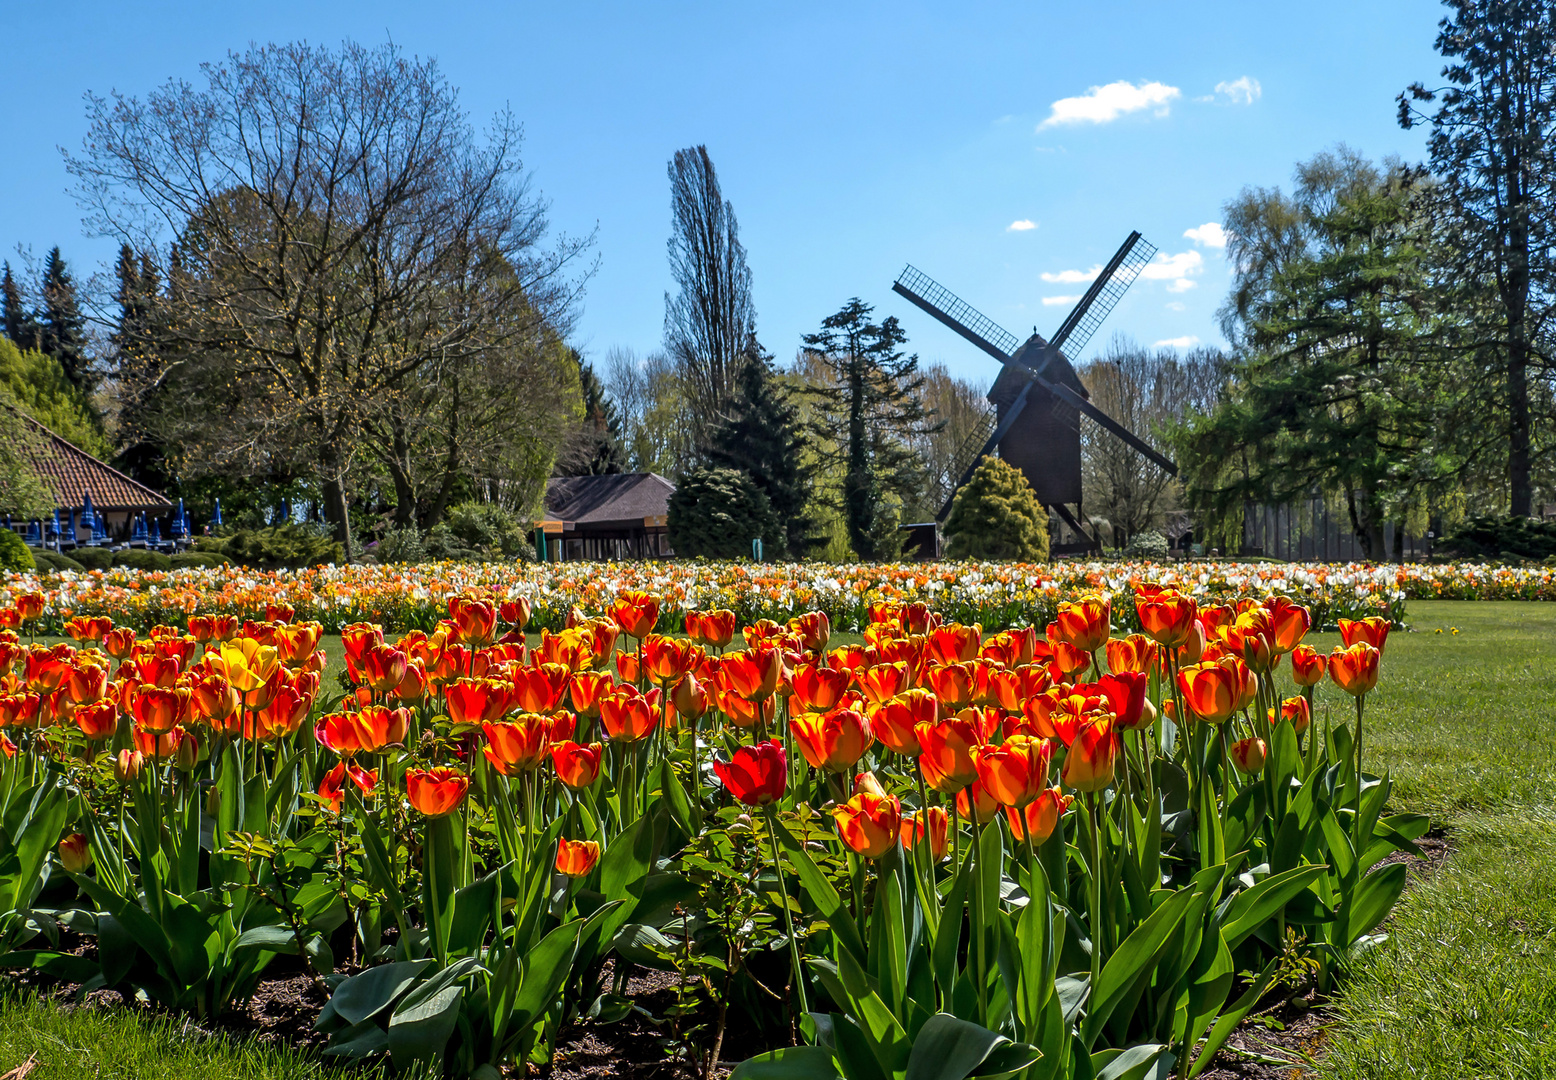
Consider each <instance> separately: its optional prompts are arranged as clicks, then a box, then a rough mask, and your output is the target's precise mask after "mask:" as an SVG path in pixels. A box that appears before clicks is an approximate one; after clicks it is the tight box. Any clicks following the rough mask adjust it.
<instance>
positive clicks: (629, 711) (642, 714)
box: [600, 686, 660, 743]
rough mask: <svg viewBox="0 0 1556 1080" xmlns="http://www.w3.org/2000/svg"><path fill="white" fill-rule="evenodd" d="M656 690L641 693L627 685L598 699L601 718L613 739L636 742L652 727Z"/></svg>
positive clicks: (657, 692)
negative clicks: (645, 694)
mask: <svg viewBox="0 0 1556 1080" xmlns="http://www.w3.org/2000/svg"><path fill="white" fill-rule="evenodd" d="M659 701H660V697H659V691H658V690H655V691H653V692H651V693H650V694H648V696H646V697H645V696H644V695H642V694H640V693H638V692H637V690H636V689H635V688H633V687H630V686H624V687H619V688H617V689H616V690H615V691H614V692H612V693H610V694H607V695H606V696H604V697H602V698H601V699H600V720H601V722H602V723H603V724H604V725H605V731H606V733H607V734H609V735H610V737H611V741H612V742H625V743H632V742H637V741H638V740H639V739H642V738H646V737H647V736H648V734H649V733H650V732H651V731H653V730H654V725H655V723H656V722H657V721H658V718H659Z"/></svg>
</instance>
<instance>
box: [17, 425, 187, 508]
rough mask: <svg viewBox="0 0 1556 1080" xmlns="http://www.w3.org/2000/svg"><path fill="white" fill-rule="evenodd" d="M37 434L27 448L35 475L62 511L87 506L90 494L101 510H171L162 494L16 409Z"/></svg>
mask: <svg viewBox="0 0 1556 1080" xmlns="http://www.w3.org/2000/svg"><path fill="white" fill-rule="evenodd" d="M13 411H14V412H15V413H16V415H18V416H20V417H21V419H22V421H23V423H25V424H27V425H28V426H29V427H31V428H32V429H33V430H34V432H36V433H37V435H38V438H37V439H36V440H34V441H33V443H32V445H31V446H30V447H28V457H29V458H30V459H31V462H32V469H33V472H35V473H37V474H38V478H39V479H41V480H42V481H43V482H44V483H45V484H47V485H48V486H49V487H51V488H53V490H54V501H55V502H56V503H57V504H58V505H59V508H60V509H61V510H76V509H79V508H80V507H81V506H83V505H84V504H85V497H86V495H87V493H88V492H91V495H92V505H93V506H94V507H96V508H97V509H98V510H168V509H171V508H172V506H173V504H172V503H171V502H169V501H168V499H167V497H166V496H164V495H162V494H161V493H160V492H156V491H153V490H151V488H149V487H147V486H146V485H145V484H141V483H137V482H136V481H134V480H131V479H130V478H129V477H128V476H125V475H124V474H123V473H122V472H120V471H119V470H118V469H115V468H112V467H111V466H108V465H104V464H103V463H102V462H101V461H98V460H97V459H96V458H94V457H93V456H92V455H91V454H88V453H87V452H86V451H85V450H82V449H81V448H80V447H79V446H77V445H75V444H74V443H72V442H70V441H69V440H67V439H65V438H64V437H63V436H61V435H58V434H56V433H54V432H53V431H51V430H49V429H48V428H47V427H45V426H44V425H42V424H40V423H38V421H36V420H34V419H33V418H32V417H31V416H28V415H27V414H26V413H24V412H22V411H20V410H13Z"/></svg>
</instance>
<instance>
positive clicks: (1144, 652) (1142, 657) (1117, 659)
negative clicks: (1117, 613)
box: [1104, 634, 1157, 675]
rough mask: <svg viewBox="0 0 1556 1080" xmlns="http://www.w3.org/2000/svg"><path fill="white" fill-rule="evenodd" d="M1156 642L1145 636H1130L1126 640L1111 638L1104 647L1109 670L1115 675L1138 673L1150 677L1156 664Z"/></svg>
mask: <svg viewBox="0 0 1556 1080" xmlns="http://www.w3.org/2000/svg"><path fill="white" fill-rule="evenodd" d="M1156 648H1157V646H1156V642H1154V641H1152V640H1151V639H1150V638H1148V637H1146V636H1145V635H1144V634H1130V635H1129V636H1128V637H1125V638H1109V639H1108V643H1107V645H1106V646H1104V650H1105V651H1106V653H1107V658H1108V670H1109V671H1111V672H1114V673H1117V672H1121V671H1136V672H1139V673H1141V674H1143V675H1149V674H1150V673H1151V668H1152V667H1154V666H1155V664H1156Z"/></svg>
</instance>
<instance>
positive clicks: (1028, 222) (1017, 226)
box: [1005, 218, 1037, 232]
mask: <svg viewBox="0 0 1556 1080" xmlns="http://www.w3.org/2000/svg"><path fill="white" fill-rule="evenodd" d="M1035 228H1037V222H1035V221H1033V220H1032V219H1031V218H1022V219H1021V220H1020V221H1012V222H1011V223H1010V224H1009V225H1006V226H1005V231H1006V232H1027V231H1029V230H1031V229H1035Z"/></svg>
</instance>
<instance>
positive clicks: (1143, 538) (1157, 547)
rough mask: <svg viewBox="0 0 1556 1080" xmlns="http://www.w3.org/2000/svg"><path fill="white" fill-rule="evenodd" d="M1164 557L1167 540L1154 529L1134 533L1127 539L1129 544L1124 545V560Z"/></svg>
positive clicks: (1165, 555)
mask: <svg viewBox="0 0 1556 1080" xmlns="http://www.w3.org/2000/svg"><path fill="white" fill-rule="evenodd" d="M1166 557H1167V538H1166V537H1165V536H1163V535H1162V534H1161V533H1159V532H1157V531H1156V530H1155V529H1147V530H1146V531H1145V532H1138V533H1135V534H1134V535H1133V536H1131V537H1130V538H1129V543H1127V544H1125V545H1124V558H1126V559H1165V558H1166Z"/></svg>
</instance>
